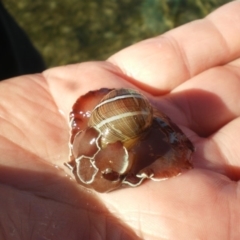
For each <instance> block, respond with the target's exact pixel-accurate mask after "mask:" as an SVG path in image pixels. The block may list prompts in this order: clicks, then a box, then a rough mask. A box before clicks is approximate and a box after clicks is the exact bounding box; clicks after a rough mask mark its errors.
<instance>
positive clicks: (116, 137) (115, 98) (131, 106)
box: [88, 88, 153, 146]
mask: <svg viewBox="0 0 240 240" xmlns="http://www.w3.org/2000/svg"><path fill="white" fill-rule="evenodd" d="M152 120H153V109H152V106H151V105H150V103H149V101H148V99H147V98H146V97H144V96H143V95H141V94H140V93H139V92H137V91H134V90H132V89H123V88H122V89H114V90H112V91H110V92H109V93H108V94H106V96H104V98H103V99H102V100H101V101H100V103H99V104H98V105H97V106H96V107H95V108H94V110H93V111H92V113H91V117H90V119H89V122H88V126H89V127H94V128H96V129H97V130H99V131H101V133H102V138H101V144H102V146H106V145H107V144H109V143H114V142H117V141H121V142H122V143H123V144H124V145H126V146H129V145H132V144H131V142H132V141H134V139H138V138H139V137H140V136H141V135H142V133H144V131H145V130H146V129H148V128H149V127H150V126H151V124H152Z"/></svg>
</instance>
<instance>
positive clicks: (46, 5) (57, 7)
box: [3, 0, 230, 67]
mask: <svg viewBox="0 0 240 240" xmlns="http://www.w3.org/2000/svg"><path fill="white" fill-rule="evenodd" d="M228 2H230V1H227V0H47V1H44V0H34V1H32V0H17V1H16V0H3V3H4V5H5V7H6V8H7V9H8V11H9V12H10V13H11V14H12V16H13V17H14V18H15V19H16V21H17V22H18V23H19V25H20V26H21V27H22V28H23V29H24V30H25V31H26V32H27V34H28V36H29V37H30V39H31V40H32V42H33V44H34V45H35V46H36V47H37V49H38V50H39V52H40V53H41V54H42V56H43V58H44V60H45V62H46V65H47V67H52V66H57V65H63V64H68V63H76V62H82V61H89V60H105V59H106V58H107V57H109V56H110V55H111V54H113V53H115V52H116V51H118V50H120V49H122V48H124V47H126V46H129V45H131V44H133V43H135V42H138V41H140V40H142V39H146V38H149V37H153V36H157V35H159V34H161V33H163V32H165V31H167V30H169V29H172V28H174V27H177V26H179V25H182V24H184V23H186V22H189V21H192V20H194V19H200V18H203V17H204V16H206V15H207V14H208V13H209V12H211V11H213V10H214V9H216V8H217V7H219V6H221V5H223V4H225V3H228Z"/></svg>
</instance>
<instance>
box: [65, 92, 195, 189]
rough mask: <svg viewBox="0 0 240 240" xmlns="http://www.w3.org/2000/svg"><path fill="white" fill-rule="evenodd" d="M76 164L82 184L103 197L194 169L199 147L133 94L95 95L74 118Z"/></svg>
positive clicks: (80, 102)
mask: <svg viewBox="0 0 240 240" xmlns="http://www.w3.org/2000/svg"><path fill="white" fill-rule="evenodd" d="M70 128H71V136H70V142H69V147H70V161H69V162H67V163H65V165H66V166H67V167H68V168H69V169H70V170H71V171H72V173H73V174H74V176H75V178H76V180H77V182H78V183H79V184H81V185H82V186H84V187H87V188H90V189H94V190H95V191H97V192H109V191H112V190H115V189H118V188H122V187H136V186H139V185H140V184H141V183H143V181H144V179H151V180H156V181H157V180H163V179H166V178H169V177H172V176H176V175H178V174H180V173H181V172H182V170H184V169H191V168H192V164H191V156H192V153H193V151H194V146H193V144H192V143H191V141H190V140H189V139H188V138H187V137H186V136H185V135H184V133H183V132H182V131H181V130H180V129H179V127H178V126H177V125H176V124H174V123H173V122H172V121H171V120H170V118H169V117H167V116H166V115H165V114H163V113H161V112H160V111H158V110H156V109H155V108H153V107H152V106H151V104H150V102H149V100H148V99H147V98H146V97H145V96H143V95H142V94H141V93H139V92H138V91H136V90H133V89H125V88H120V89H106V88H102V89H99V90H96V91H90V92H88V93H87V94H85V95H83V96H81V97H79V98H78V99H77V101H76V103H75V104H74V105H73V108H72V111H71V113H70Z"/></svg>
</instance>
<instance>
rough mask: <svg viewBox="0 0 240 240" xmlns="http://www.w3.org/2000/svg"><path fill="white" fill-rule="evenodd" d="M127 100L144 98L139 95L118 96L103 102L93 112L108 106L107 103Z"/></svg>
mask: <svg viewBox="0 0 240 240" xmlns="http://www.w3.org/2000/svg"><path fill="white" fill-rule="evenodd" d="M125 98H143V97H142V96H141V95H140V94H139V93H136V94H129V95H121V96H116V97H114V98H109V99H106V100H104V101H103V102H100V103H99V104H98V105H97V106H96V107H95V108H94V109H93V111H94V110H95V109H97V108H99V107H100V106H102V105H104V104H106V103H110V102H114V101H116V100H119V99H125Z"/></svg>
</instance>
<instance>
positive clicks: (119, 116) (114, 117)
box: [95, 111, 149, 129]
mask: <svg viewBox="0 0 240 240" xmlns="http://www.w3.org/2000/svg"><path fill="white" fill-rule="evenodd" d="M139 114H141V115H149V112H147V111H136V112H127V113H122V114H119V115H116V116H112V117H110V118H107V119H104V120H102V121H101V122H100V123H99V124H97V125H96V126H95V127H96V128H97V129H100V128H101V127H102V126H104V125H105V124H107V123H110V122H113V121H116V120H118V119H120V118H125V117H131V116H136V115H139Z"/></svg>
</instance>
